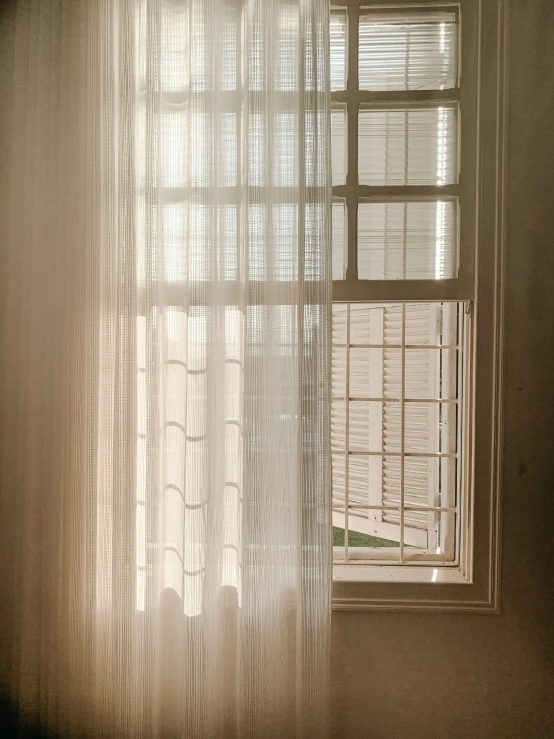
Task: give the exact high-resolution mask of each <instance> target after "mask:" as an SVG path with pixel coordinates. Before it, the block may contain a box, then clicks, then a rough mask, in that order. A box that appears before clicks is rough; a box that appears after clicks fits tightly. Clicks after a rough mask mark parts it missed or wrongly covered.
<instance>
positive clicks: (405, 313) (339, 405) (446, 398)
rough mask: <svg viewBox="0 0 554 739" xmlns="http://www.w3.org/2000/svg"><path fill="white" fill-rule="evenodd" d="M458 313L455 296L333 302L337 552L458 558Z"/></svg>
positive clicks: (401, 558)
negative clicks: (367, 541)
mask: <svg viewBox="0 0 554 739" xmlns="http://www.w3.org/2000/svg"><path fill="white" fill-rule="evenodd" d="M464 317H465V306H464V304H462V303H442V304H441V303H412V304H410V303H405V302H404V303H401V304H381V305H379V304H375V303H361V304H360V303H358V304H350V303H346V304H343V303H341V304H334V306H333V328H332V339H333V342H332V356H333V359H332V411H331V420H332V439H331V448H332V460H333V522H334V525H335V526H337V527H340V528H344V531H345V534H344V549H341V548H337V547H335V559H336V560H342V561H345V562H348V561H352V560H359V559H366V560H367V559H369V560H383V561H384V560H386V561H387V563H391V564H406V563H409V562H417V563H418V564H426V563H427V564H430V565H436V564H437V562H438V561H440V562H442V563H450V564H454V563H455V562H456V558H457V552H456V545H457V541H458V535H457V526H458V523H459V516H458V514H459V510H460V509H459V505H460V490H461V484H462V474H461V472H462V466H461V464H460V455H461V451H462V411H461V409H462V407H463V394H462V378H463V367H462V352H461V351H460V347H461V345H462V343H463V335H464ZM352 534H353V535H354V536H353V537H352ZM359 534H362V535H365V536H372V537H376V539H377V540H376V541H375V543H374V544H372V545H370V546H366V545H364V544H362V545H359V544H357V543H356V542H357V541H358V540H359ZM352 538H353V539H354V542H355V543H354V545H352V544H351V543H350V540H351V539H352ZM379 540H381V541H379ZM395 542H396V547H394V543H395Z"/></svg>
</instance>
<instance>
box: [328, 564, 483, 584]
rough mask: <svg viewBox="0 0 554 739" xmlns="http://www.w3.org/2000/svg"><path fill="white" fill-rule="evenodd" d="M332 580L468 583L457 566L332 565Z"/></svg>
mask: <svg viewBox="0 0 554 739" xmlns="http://www.w3.org/2000/svg"><path fill="white" fill-rule="evenodd" d="M333 581H334V582H353V583H359V582H380V583H382V582H397V583H422V584H425V585H427V584H429V583H455V584H462V583H463V584H468V583H469V581H468V579H467V577H466V576H465V575H464V574H463V573H462V571H461V569H460V568H459V567H414V566H409V567H401V566H398V565H364V564H351V565H346V564H336V565H333Z"/></svg>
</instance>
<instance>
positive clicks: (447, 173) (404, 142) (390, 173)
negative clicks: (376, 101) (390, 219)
mask: <svg viewBox="0 0 554 739" xmlns="http://www.w3.org/2000/svg"><path fill="white" fill-rule="evenodd" d="M358 136H359V143H358V172H359V180H360V183H361V184H363V185H450V184H453V183H455V182H457V180H458V171H457V169H458V168H457V109H456V107H455V106H454V105H439V106H433V107H429V106H426V107H400V106H394V107H392V106H391V107H388V108H378V109H372V110H367V109H366V110H360V113H359V119H358ZM333 143H334V142H333ZM333 184H335V182H334V181H333Z"/></svg>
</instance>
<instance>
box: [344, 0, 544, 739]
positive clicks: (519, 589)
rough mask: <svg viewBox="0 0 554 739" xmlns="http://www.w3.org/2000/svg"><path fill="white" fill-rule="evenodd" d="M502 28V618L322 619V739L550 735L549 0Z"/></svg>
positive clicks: (515, 5)
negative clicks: (327, 718)
mask: <svg viewBox="0 0 554 739" xmlns="http://www.w3.org/2000/svg"><path fill="white" fill-rule="evenodd" d="M488 1H490V0H484V2H488ZM510 25H511V29H510V33H511V53H510V68H511V69H510V101H509V104H510V113H509V137H510V142H509V187H508V224H507V225H508V246H507V249H508V251H507V316H506V319H507V326H506V334H507V335H506V352H507V362H506V375H505V453H504V474H503V493H502V519H503V523H502V530H503V535H502V547H503V548H502V552H503V553H502V560H503V562H502V613H501V615H499V616H488V615H486V616H476V615H471V614H468V615H462V614H460V615H457V614H454V615H452V614H413V613H412V614H410V613H404V614H402V613H352V612H335V613H334V614H333V703H332V717H333V735H334V737H335V738H336V739H361V738H362V737H363V738H364V739H366V738H367V739H423V738H425V739H469V738H470V737H471V738H472V739H481V737H494V738H495V739H496V737H499V738H501V739H515V738H516V737H517V738H518V739H519V738H521V739H535V738H536V739H539V738H540V739H549V738H550V737H554V648H553V647H554V587H553V585H554V433H553V428H554V413H553V409H554V0H513V2H512V12H511V24H510Z"/></svg>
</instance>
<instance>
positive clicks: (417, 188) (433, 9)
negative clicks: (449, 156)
mask: <svg viewBox="0 0 554 739" xmlns="http://www.w3.org/2000/svg"><path fill="white" fill-rule="evenodd" d="M331 12H332V13H333V12H334V13H335V17H336V18H337V20H336V21H335V22H334V23H333V22H332V23H331V29H332V34H331V49H332V58H331V79H332V81H333V88H334V89H333V90H332V93H331V95H332V101H333V106H334V109H335V110H345V112H346V120H345V121H344V123H343V127H344V128H345V135H346V140H347V143H346V145H345V152H346V159H345V162H344V165H343V167H344V170H345V172H346V178H345V180H344V181H343V183H341V184H336V185H335V186H334V187H333V197H334V200H335V202H341V203H343V204H344V208H345V211H344V223H345V233H344V240H345V244H346V250H345V266H346V270H345V279H343V280H340V279H335V280H334V281H333V300H335V301H345V302H346V301H354V302H355V301H361V300H375V301H390V300H394V301H396V300H399V301H401V300H459V301H461V300H473V299H474V298H475V281H476V270H475V254H476V222H477V221H476V219H477V196H478V182H477V167H476V159H477V155H478V141H477V130H478V105H477V100H478V93H479V89H478V87H479V86H478V67H479V55H478V36H479V18H478V0H461V1H460V2H456V3H444V4H440V5H439V4H437V3H434V2H426V1H425V0H423V1H421V2H418V3H412V2H408V3H407V2H405V1H401V0H387V2H381V1H379V0H373V2H371V3H370V2H368V0H366V2H362V0H343V1H342V2H341V1H340V0H339V1H338V2H334V3H333V7H332V10H331ZM414 13H421V14H422V19H423V18H425V17H426V18H428V19H430V20H433V19H435V20H436V18H438V17H439V15H441V14H442V16H441V17H443V16H444V17H445V18H446V17H448V18H450V19H455V20H456V23H457V29H458V54H457V58H456V59H450V61H449V65H450V66H449V69H451V70H454V71H455V73H454V74H453V73H452V71H448V70H447V71H446V72H445V73H444V79H442V78H440V74H439V77H438V78H437V79H441V83H440V84H436V85H435V84H432V83H429V80H423V84H422V87H424V88H431V89H414V88H418V80H417V79H416V78H414V79H413V81H412V82H410V81H408V83H407V84H406V85H404V86H405V87H408V88H412V89H387V90H377V89H360V86H359V79H360V75H359V69H358V62H359V60H358V51H359V21H360V17H362V20H363V18H367V17H374V18H376V19H378V20H379V21H381V20H382V19H383V18H386V17H390V15H391V14H395V15H398V17H399V18H408V19H409V18H413V17H414ZM342 19H344V20H342ZM343 27H344V42H341V41H340V34H341V32H342V30H341V29H342V28H343ZM333 29H334V34H333ZM367 35H368V34H367V33H366V34H365V36H364V37H365V38H367ZM416 35H417V34H416ZM443 35H444V36H445V38H444V39H442V40H439V41H440V43H444V44H448V43H450V44H452V38H451V37H452V29H451V28H447V29H446V30H445V31H444V33H443ZM420 36H421V33H420ZM424 40H425V39H424ZM341 45H342V46H343V48H344V54H345V74H344V85H345V87H344V89H338V84H339V80H340V79H341V74H340V62H339V49H340V48H341ZM424 46H425V44H424V43H423V48H424ZM420 47H421V39H420ZM445 48H446V47H445ZM333 55H334V57H333ZM451 56H452V55H451ZM462 60H463V69H462ZM431 66H432V65H431ZM435 66H436V65H435ZM447 66H448V65H447ZM432 69H434V68H433V67H432ZM393 71H394V70H393ZM370 72H371V70H370ZM374 72H375V70H373V72H372V74H369V73H368V72H367V70H366V73H365V74H363V75H362V77H363V79H364V80H365V81H366V84H365V86H366V87H371V86H372V85H371V84H367V80H368V79H373V80H378V78H379V76H378V75H376V74H375V73H374ZM439 72H440V70H439ZM372 75H373V76H372ZM392 76H393V77H394V75H392ZM408 77H409V75H408ZM447 77H448V80H447V79H446V78H447ZM448 85H450V86H448ZM383 86H386V85H385V84H383ZM401 86H402V85H400V84H396V83H395V82H394V80H393V83H392V84H388V87H389V88H390V87H392V88H399V87H401ZM441 86H442V89H440V87H441ZM433 88H439V89H433ZM441 103H443V104H444V107H445V108H449V109H451V108H452V106H455V109H456V129H457V130H456V133H455V138H456V143H455V144H454V145H455V146H456V147H457V151H456V152H455V157H456V159H457V161H456V167H457V171H456V177H454V178H453V179H454V181H453V182H450V183H448V184H444V185H437V184H412V183H409V184H401V185H399V184H394V185H387V184H360V182H359V179H360V178H359V177H358V173H359V146H358V144H359V115H360V112H361V113H362V115H363V113H364V112H365V111H368V110H370V111H371V110H383V109H394V108H398V109H402V110H410V111H411V110H415V109H422V108H426V107H427V108H431V109H433V108H434V107H435V106H439V105H440V104H441ZM335 120H336V121H341V119H340V118H338V117H337V118H336V119H335ZM367 120H368V119H367V118H366V119H362V121H363V124H364V126H365V125H366V123H367ZM408 132H409V129H408ZM452 135H453V136H454V134H452ZM451 143H452V142H451ZM333 144H334V145H335V146H336V140H335V141H333ZM362 155H363V152H362ZM333 156H334V155H333ZM416 156H417V153H416ZM451 179H452V178H451ZM389 199H398V200H400V201H404V200H406V201H410V200H414V199H423V200H425V199H431V200H432V199H435V200H438V199H440V200H444V201H450V200H454V201H455V202H456V203H457V207H456V211H457V219H456V238H457V244H456V255H455V257H456V260H457V264H458V270H457V275H455V274H454V275H453V276H450V275H447V274H445V279H436V278H435V277H434V276H433V278H429V279H371V280H368V279H362V275H361V274H360V271H361V270H359V265H358V258H359V255H358V230H359V220H360V216H359V212H358V211H359V204H360V203H361V202H364V201H365V202H367V201H374V202H379V201H381V202H383V201H386V200H389ZM334 231H335V237H336V236H337V235H338V234H337V229H336V228H334ZM339 238H340V237H339ZM334 261H336V258H335V255H334ZM334 276H335V277H336V272H335V275H334Z"/></svg>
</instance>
